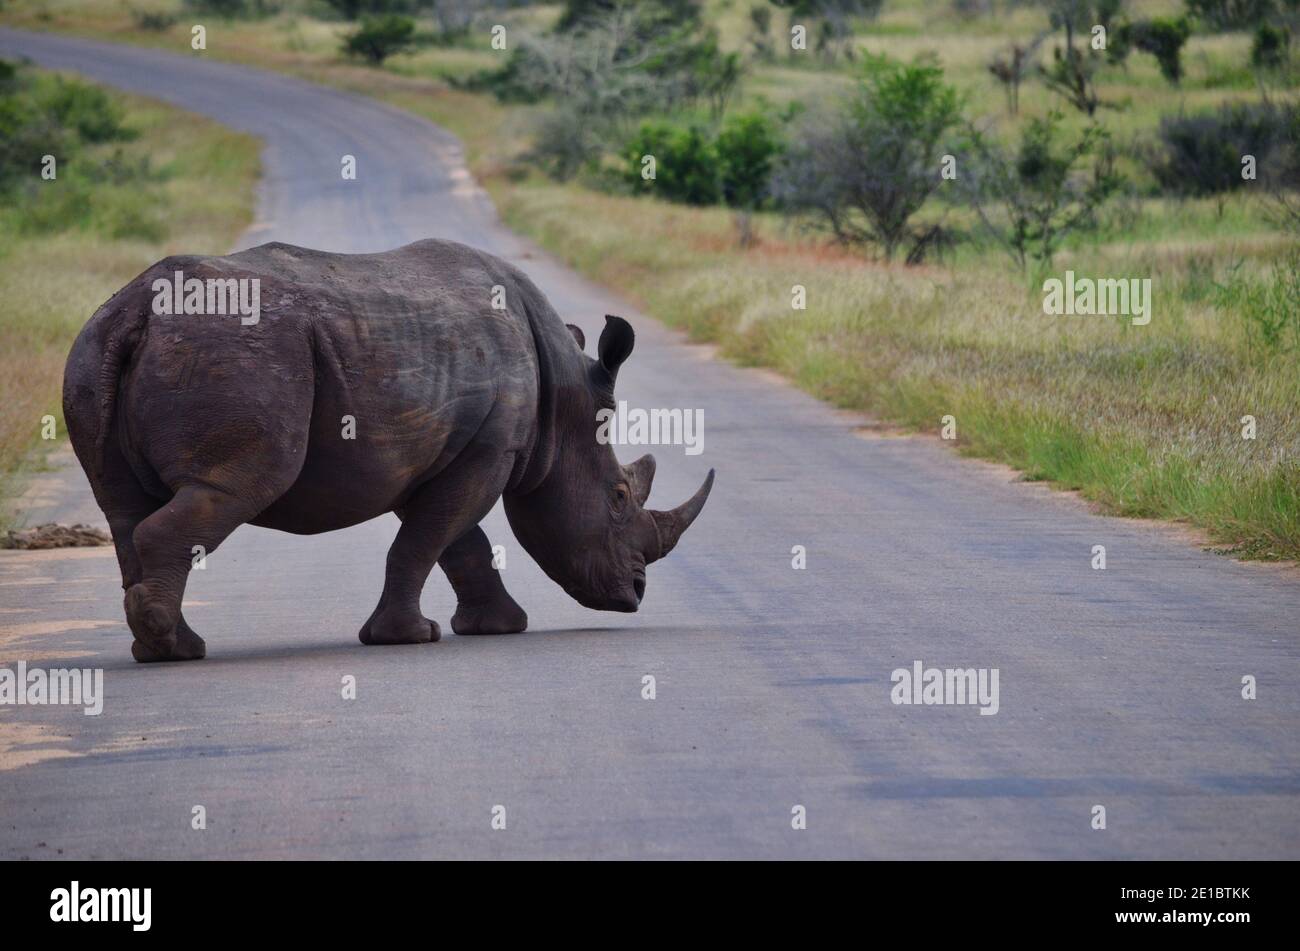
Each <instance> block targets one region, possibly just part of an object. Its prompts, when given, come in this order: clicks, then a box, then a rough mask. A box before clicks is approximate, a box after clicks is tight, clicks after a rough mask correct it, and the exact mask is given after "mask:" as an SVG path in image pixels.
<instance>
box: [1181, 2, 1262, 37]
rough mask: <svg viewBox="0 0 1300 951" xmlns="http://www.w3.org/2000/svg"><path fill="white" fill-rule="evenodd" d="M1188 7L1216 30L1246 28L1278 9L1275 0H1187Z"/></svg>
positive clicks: (1198, 17)
mask: <svg viewBox="0 0 1300 951" xmlns="http://www.w3.org/2000/svg"><path fill="white" fill-rule="evenodd" d="M1187 9H1188V11H1189V12H1191V13H1192V14H1193V15H1194V16H1195V17H1196V18H1197V19H1198V20H1200V21H1201V22H1202V23H1204V24H1206V25H1207V26H1209V27H1211V28H1212V29H1215V30H1245V29H1249V28H1250V27H1253V26H1256V25H1257V24H1259V23H1262V22H1263V21H1264V20H1266V19H1268V18H1269V17H1270V16H1272V15H1273V14H1274V13H1275V12H1276V11H1277V4H1276V2H1275V0H1187Z"/></svg>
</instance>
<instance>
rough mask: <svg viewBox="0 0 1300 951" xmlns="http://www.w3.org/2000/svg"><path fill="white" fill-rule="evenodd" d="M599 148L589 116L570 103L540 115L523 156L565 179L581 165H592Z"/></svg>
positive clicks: (580, 167)
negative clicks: (534, 136)
mask: <svg viewBox="0 0 1300 951" xmlns="http://www.w3.org/2000/svg"><path fill="white" fill-rule="evenodd" d="M601 151H602V145H601V141H600V137H599V136H598V135H597V131H596V127H595V125H594V124H593V123H592V121H591V118H590V117H589V116H585V115H583V114H582V113H581V112H579V111H578V110H577V109H575V108H574V107H573V106H571V105H561V106H558V107H557V108H555V109H554V110H552V111H550V112H547V113H546V114H544V115H543V116H542V118H541V120H540V121H539V122H538V124H537V133H536V138H535V139H534V141H533V146H532V148H531V149H529V150H528V151H527V152H526V153H525V154H524V156H523V158H524V159H525V160H527V161H529V162H532V163H533V164H534V165H537V166H538V167H539V168H541V169H542V171H544V172H545V173H546V174H547V175H548V176H550V177H551V178H553V179H555V180H556V181H560V182H564V181H568V180H569V179H570V178H572V177H573V176H574V175H576V174H577V173H578V172H579V171H581V170H582V169H583V168H593V167H594V166H595V165H596V163H597V161H598V160H599V158H600V155H601Z"/></svg>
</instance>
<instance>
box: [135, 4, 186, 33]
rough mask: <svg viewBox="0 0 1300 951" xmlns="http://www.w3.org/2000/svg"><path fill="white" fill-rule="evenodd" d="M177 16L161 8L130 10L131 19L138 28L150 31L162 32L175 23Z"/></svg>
mask: <svg viewBox="0 0 1300 951" xmlns="http://www.w3.org/2000/svg"><path fill="white" fill-rule="evenodd" d="M178 19H179V17H177V16H176V14H174V13H166V12H164V11H162V10H136V9H134V8H132V10H131V21H132V22H133V23H134V24H135V25H136V26H137V27H139V28H140V29H142V30H148V31H150V32H151V33H163V32H166V31H167V30H170V29H171V28H172V27H173V26H175V25H176V21H177V20H178Z"/></svg>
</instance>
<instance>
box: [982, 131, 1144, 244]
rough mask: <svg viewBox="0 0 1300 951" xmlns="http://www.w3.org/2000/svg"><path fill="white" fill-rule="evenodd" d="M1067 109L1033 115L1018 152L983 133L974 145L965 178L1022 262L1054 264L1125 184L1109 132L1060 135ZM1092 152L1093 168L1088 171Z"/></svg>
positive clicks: (987, 220) (991, 226)
mask: <svg viewBox="0 0 1300 951" xmlns="http://www.w3.org/2000/svg"><path fill="white" fill-rule="evenodd" d="M1060 126H1061V114H1060V113H1059V112H1053V113H1050V114H1049V115H1048V116H1047V117H1046V118H1041V119H1040V118H1034V119H1030V120H1029V122H1028V123H1027V124H1026V125H1025V127H1024V130H1023V131H1022V133H1021V138H1020V142H1019V144H1018V146H1017V148H1016V150H1015V151H1014V152H1012V153H1008V152H1007V151H1006V150H1005V149H1004V148H1003V147H1002V146H1000V145H998V144H996V143H995V142H993V141H990V140H989V139H988V138H986V137H985V136H983V135H982V134H980V133H978V132H972V133H971V136H970V139H969V141H968V144H967V149H966V151H967V155H966V158H967V161H966V163H965V164H966V166H967V174H966V175H965V176H963V177H962V178H961V179H959V181H960V182H962V187H963V188H964V190H965V191H966V194H967V196H968V197H969V198H970V201H971V204H972V206H973V207H974V208H975V210H976V212H977V213H978V214H979V217H980V221H981V222H982V223H983V225H984V227H985V230H986V231H987V232H988V233H989V234H990V235H991V236H992V237H993V238H994V239H995V240H996V241H998V243H999V244H1001V245H1002V246H1003V247H1004V248H1005V249H1006V250H1007V251H1008V252H1009V253H1010V254H1011V256H1012V257H1013V258H1015V260H1016V261H1017V262H1018V263H1019V264H1020V266H1021V267H1022V268H1023V267H1026V266H1027V265H1028V263H1029V261H1030V260H1033V261H1036V262H1038V263H1039V264H1041V265H1044V266H1047V265H1050V264H1051V262H1052V258H1053V256H1054V255H1055V253H1056V251H1057V249H1058V248H1059V247H1060V245H1061V242H1062V241H1063V240H1064V239H1065V237H1066V236H1067V235H1068V234H1070V233H1071V232H1073V231H1076V230H1078V229H1079V228H1080V227H1083V226H1084V225H1086V224H1088V223H1089V222H1091V221H1092V220H1094V217H1095V214H1096V211H1097V209H1098V208H1099V207H1100V206H1101V205H1102V204H1103V203H1104V202H1105V201H1106V200H1107V199H1108V198H1109V197H1110V196H1111V195H1112V194H1113V193H1114V191H1115V189H1116V188H1118V187H1119V185H1120V178H1119V176H1118V174H1117V173H1116V172H1115V168H1114V152H1113V150H1112V149H1111V147H1110V142H1109V138H1108V136H1107V135H1106V132H1105V130H1104V129H1102V128H1101V127H1100V126H1098V125H1091V126H1088V127H1087V128H1086V129H1085V130H1084V131H1083V133H1082V134H1080V135H1079V136H1078V137H1077V138H1074V139H1073V140H1064V139H1063V138H1062V134H1061V128H1060ZM1090 156H1091V157H1093V158H1094V162H1093V165H1092V168H1091V169H1084V168H1082V164H1083V162H1084V160H1085V159H1086V158H1088V157H1090Z"/></svg>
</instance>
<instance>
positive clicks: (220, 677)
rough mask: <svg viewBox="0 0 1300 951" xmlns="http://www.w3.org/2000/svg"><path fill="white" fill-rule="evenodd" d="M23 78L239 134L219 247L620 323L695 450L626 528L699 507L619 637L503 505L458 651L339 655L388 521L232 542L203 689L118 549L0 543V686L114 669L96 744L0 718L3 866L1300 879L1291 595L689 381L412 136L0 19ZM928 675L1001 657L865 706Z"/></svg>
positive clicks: (444, 600)
mask: <svg viewBox="0 0 1300 951" xmlns="http://www.w3.org/2000/svg"><path fill="white" fill-rule="evenodd" d="M18 52H26V53H28V54H29V55H30V56H31V57H32V58H33V59H35V60H37V61H38V62H39V63H41V64H44V65H47V66H51V67H59V68H75V69H79V70H81V71H82V72H84V73H85V74H86V75H88V76H90V77H93V78H95V79H98V80H101V81H104V82H107V83H112V84H113V85H116V86H120V87H122V88H125V89H129V90H132V91H134V92H139V93H145V94H148V95H152V96H156V97H158V98H160V99H164V100H167V101H170V102H173V103H177V104H179V105H182V106H184V107H186V108H189V109H192V110H195V111H198V112H201V113H204V114H207V115H210V116H212V117H214V118H216V119H218V120H220V121H221V122H224V123H226V124H228V125H230V126H232V127H234V128H237V129H243V130H247V131H249V132H252V133H255V134H256V135H258V136H260V137H262V139H263V140H264V141H265V143H266V152H265V167H266V180H265V185H264V188H263V190H262V194H261V213H260V218H261V223H260V224H259V225H258V226H257V227H256V228H255V229H254V230H253V231H252V232H251V233H250V234H249V235H247V236H246V238H245V239H244V242H243V243H244V244H245V245H251V244H257V243H260V242H262V241H266V240H272V239H279V240H284V241H291V242H297V243H302V244H307V245H311V246H314V247H324V248H328V249H332V250H338V251H371V250H380V249H385V248H390V247H393V246H395V245H399V244H402V243H404V242H407V241H411V240H414V239H416V238H422V237H428V236H441V237H451V238H456V239H459V240H462V241H466V242H469V243H472V244H475V245H479V246H481V247H484V248H487V249H489V250H492V251H494V252H496V253H498V254H501V255H503V256H505V257H507V258H509V259H511V260H513V261H515V262H516V263H519V264H520V265H522V266H523V267H524V268H525V269H526V270H527V271H528V272H529V273H530V274H531V275H532V276H533V277H534V278H535V279H536V281H537V282H538V284H539V285H540V286H541V287H542V288H543V290H545V291H546V292H547V293H548V294H549V295H550V298H551V300H552V302H553V303H554V304H555V305H556V307H557V309H558V310H559V311H560V312H561V313H562V314H564V315H566V317H567V318H569V319H571V320H573V321H574V322H577V323H579V324H581V325H583V326H584V327H585V328H586V329H587V332H588V337H589V339H591V336H592V334H593V333H594V332H595V331H597V330H598V329H599V327H600V325H601V323H602V318H601V315H603V314H604V313H606V312H610V313H623V314H627V315H629V316H630V317H632V318H633V320H634V323H635V325H636V327H637V330H638V334H639V336H638V342H637V349H636V353H635V355H634V356H633V358H632V359H631V360H630V361H629V363H628V364H627V366H626V367H625V369H624V372H623V373H622V374H621V375H620V378H619V385H620V392H621V395H622V396H623V397H624V398H626V399H628V400H629V401H631V403H632V405H634V406H684V407H700V408H702V409H703V410H704V418H705V451H704V453H703V455H700V456H690V457H688V456H686V455H684V454H683V453H682V452H681V450H679V449H677V450H674V449H670V448H662V449H659V450H658V451H657V454H658V456H659V460H660V466H659V478H658V480H657V483H656V486H655V496H654V500H653V501H655V502H658V503H663V504H667V505H671V504H676V503H677V502H678V501H680V500H681V499H683V498H685V497H686V496H687V495H688V494H689V493H690V492H691V491H692V490H693V489H694V488H695V486H696V485H698V484H699V482H700V479H701V477H702V476H703V475H704V472H705V471H706V469H707V468H708V467H710V466H715V467H716V468H717V470H718V481H717V486H716V488H715V490H714V493H713V497H712V499H711V500H710V501H709V504H708V507H707V508H706V509H705V511H704V514H703V515H702V516H701V518H700V520H699V522H698V523H697V524H696V526H695V527H694V528H693V529H692V531H691V533H690V534H689V535H688V537H687V538H686V539H685V540H684V541H683V543H682V545H681V546H680V547H679V548H678V549H677V550H676V551H675V552H674V553H673V554H672V555H671V557H669V558H668V559H666V560H665V561H663V562H660V563H659V564H656V565H654V566H653V568H652V569H651V571H650V578H649V589H648V592H647V595H646V601H645V603H644V605H643V607H642V610H641V612H640V613H638V614H635V615H614V614H600V613H594V612H589V611H586V610H585V609H583V608H581V607H579V606H578V605H576V604H574V603H572V602H571V601H569V600H568V599H567V598H566V596H565V595H564V594H563V593H562V592H561V591H560V590H559V589H558V588H556V587H555V586H554V585H552V584H551V583H550V582H549V581H547V580H546V579H545V578H544V577H543V576H542V575H541V573H540V572H539V571H538V570H537V569H536V568H535V567H534V566H533V565H532V564H531V563H530V562H529V561H528V559H527V557H526V556H525V555H524V554H523V553H522V552H521V551H520V550H519V548H518V546H517V545H516V544H515V543H514V541H513V538H512V537H511V536H510V534H509V531H508V529H507V528H506V526H505V522H504V519H503V518H502V517H501V515H500V512H499V510H498V511H497V512H494V513H493V515H492V517H491V518H490V519H489V524H488V525H487V529H488V534H489V535H490V536H491V537H492V538H493V540H494V541H497V542H500V543H502V544H505V545H506V546H507V549H508V555H507V558H508V561H507V571H506V579H507V584H508V585H509V587H510V589H511V591H512V592H513V593H514V595H515V597H516V598H517V599H518V600H519V602H520V603H521V604H523V605H524V606H525V608H526V609H527V610H528V612H529V616H530V618H531V619H532V625H533V629H532V630H531V631H530V632H528V633H527V634H524V635H521V636H517V637H502V638H482V637H479V638H464V637H456V636H454V635H452V634H451V633H450V631H449V629H448V625H447V623H446V622H447V621H448V620H449V617H450V613H451V609H452V605H453V602H452V600H451V597H450V589H449V588H448V586H447V584H446V582H445V580H444V579H443V578H442V576H441V574H440V573H438V572H435V578H434V579H433V580H432V581H431V583H430V585H429V588H428V589H427V591H426V593H425V599H424V606H425V613H426V614H428V615H429V616H430V617H433V618H436V619H438V620H439V621H440V622H442V624H443V627H444V630H445V631H447V633H446V634H445V635H444V639H443V641H442V642H441V643H439V644H436V645H430V646H412V647H397V648H363V647H361V646H360V645H359V644H358V643H357V640H356V630H357V629H358V628H359V626H360V625H361V622H362V621H363V620H365V618H366V617H367V615H368V614H369V612H370V610H371V608H372V607H373V604H374V601H375V599H376V597H377V595H378V591H379V588H380V583H381V579H382V570H383V564H384V553H385V550H386V546H387V544H388V542H389V541H390V540H391V538H392V535H393V533H394V530H395V525H396V522H395V520H394V519H392V518H391V517H389V518H385V519H380V520H377V521H374V522H371V523H369V524H366V525H363V526H359V527H357V528H354V529H351V530H349V531H345V532H339V533H336V534H333V535H327V536H321V537H316V538H295V537H291V536H288V535H281V534H276V533H273V532H270V531H265V530H260V529H254V528H249V527H245V528H242V529H240V530H239V531H238V532H236V534H235V535H234V536H233V537H232V538H231V539H230V541H228V542H227V543H226V545H224V546H223V547H222V548H221V549H220V551H218V552H217V553H216V554H215V555H214V556H212V557H211V558H210V559H209V566H208V568H207V570H206V571H204V572H201V573H196V574H195V575H194V576H193V578H192V581H191V585H190V589H189V592H188V601H187V607H186V615H187V617H188V618H189V619H190V621H191V622H192V623H193V624H194V626H195V628H196V629H198V630H199V631H200V633H202V634H203V635H204V636H205V637H206V638H207V641H208V651H209V655H208V659H207V660H206V661H203V662H202V663H197V664H184V665H160V666H149V667H142V666H137V665H136V664H134V663H133V662H132V661H131V659H130V655H129V652H128V646H129V642H130V635H129V634H128V632H127V630H126V626H125V623H124V621H123V619H122V614H121V607H120V602H121V592H120V590H119V587H118V576H117V571H116V567H115V564H114V561H113V558H112V556H111V554H110V553H109V552H108V551H107V550H89V551H72V552H67V551H63V552H52V553H0V610H2V611H3V614H0V631H3V633H0V662H4V663H8V664H9V665H10V666H11V667H12V666H13V664H14V662H16V661H18V660H26V661H29V662H31V663H34V664H41V665H46V666H56V665H65V666H66V665H72V664H76V665H80V666H97V667H102V668H104V670H105V694H106V699H105V707H104V712H103V714H102V715H101V716H99V717H86V716H83V715H82V714H81V713H80V712H79V711H77V710H73V709H69V708H66V707H21V708H9V709H3V710H0V751H4V752H0V762H3V763H4V764H5V765H7V766H8V767H9V768H7V769H3V770H0V856H4V857H22V856H31V857H34V858H35V857H49V856H54V855H62V856H66V857H115V856H129V857H144V856H162V857H181V856H185V857H197V856H209V857H237V856H252V857H280V856H331V857H345V856H358V857H361V856H364V857H459V856H597V855H604V856H673V857H682V856H754V857H777V856H803V857H808V856H856V857H896V858H905V857H940V856H961V857H972V858H979V857H1066V856H1075V857H1090V858H1100V857H1123V858H1131V857H1188V858H1190V857H1231V856H1237V857H1266V856H1269V857H1290V858H1296V857H1300V761H1298V757H1300V730H1298V729H1297V726H1300V694H1298V692H1297V690H1296V683H1297V674H1298V673H1300V637H1298V636H1297V634H1298V632H1297V627H1300V621H1298V619H1300V584H1297V582H1296V580H1295V575H1294V574H1290V575H1288V574H1287V573H1285V572H1282V571H1279V570H1277V569H1271V568H1267V567H1262V566H1257V565H1241V564H1237V563H1234V562H1232V561H1229V560H1226V559H1223V558H1220V557H1217V556H1214V555H1210V554H1207V553H1204V552H1202V551H1200V550H1198V549H1197V548H1196V547H1195V546H1194V545H1192V544H1190V543H1187V542H1186V541H1183V540H1179V539H1177V538H1174V537H1171V535H1170V533H1169V532H1167V531H1166V530H1163V529H1156V528H1154V527H1151V526H1147V525H1142V524H1138V523H1134V522H1128V521H1121V520H1114V519H1107V518H1101V517H1097V516H1094V515H1091V514H1088V513H1087V512H1086V510H1085V509H1084V508H1083V507H1082V506H1081V505H1079V504H1078V503H1077V502H1074V501H1073V500H1071V499H1069V498H1067V497H1065V496H1062V495H1060V494H1053V493H1050V492H1048V491H1047V490H1045V489H1042V488H1037V487H1032V486H1026V485H1023V484H1017V483H1015V482H1014V481H1013V479H1012V478H1011V476H1009V475H1007V474H1004V473H1001V472H1000V471H998V470H994V469H992V468H991V467H987V466H983V465H981V464H978V463H972V462H967V461H962V460H960V459H958V458H957V457H956V456H955V455H953V454H952V453H950V452H948V451H946V450H945V449H944V448H942V447H941V446H940V445H938V444H937V443H936V442H935V441H932V440H926V439H911V438H887V437H882V436H878V435H877V436H874V437H869V438H863V437H861V436H859V435H857V434H855V429H856V427H857V426H858V421H857V420H855V419H853V418H852V417H848V416H845V415H843V414H838V413H836V412H834V411H832V410H829V409H827V408H825V407H823V406H821V405H819V404H818V403H816V402H815V401H813V400H811V399H809V398H808V397H806V396H804V395H802V394H800V393H798V392H796V391H794V390H792V389H790V388H788V387H785V386H783V385H781V384H779V383H776V382H774V381H772V380H770V379H768V378H766V377H765V376H764V375H762V374H760V373H757V372H755V371H744V370H740V369H736V368H733V367H730V366H727V365H725V364H722V363H719V362H716V361H713V360H711V359H710V358H709V357H708V356H707V354H705V353H704V352H702V351H701V350H700V349H699V348H693V347H688V346H685V345H683V344H682V343H681V342H680V341H679V340H678V338H677V337H675V336H674V335H673V334H671V333H669V332H668V331H666V330H664V329H663V328H661V327H660V326H658V325H657V324H655V323H653V322H651V321H650V320H649V319H648V318H645V317H638V316H637V315H636V314H635V312H634V311H633V309H632V308H630V307H629V306H628V305H627V304H626V303H623V302H621V301H619V300H618V299H617V298H616V297H615V296H613V295H611V294H610V293H609V292H607V291H604V290H601V289H599V288H596V287H593V286H591V285H589V284H587V283H585V282H584V281H582V280H581V279H579V278H577V277H576V276H574V275H573V274H571V273H570V272H568V271H566V270H564V269H563V268H562V267H560V266H558V265H557V264H556V263H555V262H553V261H552V260H550V259H548V258H547V257H546V256H545V255H543V254H541V253H540V252H538V251H536V250H535V249H533V248H531V247H530V246H529V245H528V244H527V243H526V242H524V241H522V240H520V239H519V238H517V237H516V236H514V235H512V234H511V233H510V232H509V231H507V230H506V229H505V228H504V227H503V226H502V225H501V224H500V223H499V222H498V221H497V220H496V218H495V217H494V215H493V212H492V210H491V207H490V205H489V204H488V203H487V201H486V200H485V199H484V198H483V197H482V195H481V194H480V193H479V192H478V191H476V190H475V188H474V187H473V185H472V183H471V182H470V180H469V179H468V176H467V175H466V173H465V170H464V166H463V164H462V161H461V157H460V152H459V150H458V148H457V145H456V142H455V141H454V140H453V139H452V138H451V137H450V136H448V135H447V134H446V133H445V132H442V131H440V130H439V129H437V128H435V127H433V126H432V125H429V124H428V123H425V122H423V121H419V120H417V119H414V118H411V117H409V116H405V115H402V114H400V113H397V112H394V111H392V110H389V109H387V108H384V107H381V106H378V105H376V104H374V103H372V102H369V101H365V100H362V99H358V98H354V97H351V96H347V95H343V94H340V93H337V92H332V91H329V90H325V89H320V88H316V87H313V86H310V85H306V84H303V83H301V82H296V81H293V80H289V79H285V78H281V77H278V76H273V75H270V74H266V73H260V72H255V71H253V70H250V69H246V68H241V67H233V66H226V65H220V64H217V63H213V62H209V61H202V60H197V59H191V58H188V57H182V56H172V55H164V54H162V53H158V52H150V51H144V50H136V49H128V48H122V47H116V46H108V45H98V44H94V43H90V42H85V41H79V40H72V39H62V38H55V37H50V36H40V37H36V36H25V35H22V34H18V33H14V32H11V31H3V30H0V55H13V54H15V53H18ZM345 153H350V154H353V155H356V156H357V159H358V167H359V171H360V175H359V179H358V180H357V181H356V182H351V183H344V182H342V181H341V180H340V176H339V171H338V170H339V159H340V156H341V155H343V154H345ZM628 227H629V229H631V228H635V222H628ZM632 455H633V452H632V451H631V450H629V451H627V452H626V453H625V456H626V457H628V458H630V457H631V456H632ZM35 491H36V496H37V497H34V499H33V506H34V508H33V518H35V517H40V516H42V515H44V514H48V513H51V512H56V513H62V515H63V517H72V515H73V514H74V513H79V512H84V511H87V509H88V507H91V504H90V503H89V498H88V492H87V490H86V489H85V487H84V483H83V482H82V481H81V478H80V474H79V472H78V471H76V470H64V471H62V472H60V473H56V474H54V475H52V476H48V477H46V478H45V479H43V480H42V481H41V482H40V483H39V484H38V485H37V487H36V490H35ZM1097 544H1101V545H1105V546H1106V551H1107V559H1108V565H1107V568H1106V570H1104V571H1098V570H1093V569H1092V568H1091V565H1090V562H1091V559H1092V554H1091V550H1092V546H1093V545H1097ZM796 545H802V546H805V547H806V549H807V568H806V569H804V570H795V569H793V568H792V567H791V559H792V556H791V549H792V547H793V546H796ZM918 660H919V661H922V662H924V663H925V664H926V665H927V666H940V667H976V668H997V670H998V671H999V681H998V682H999V709H998V712H997V714H996V715H993V716H981V715H979V713H978V711H977V708H976V707H973V706H903V705H894V704H892V703H891V702H890V688H891V679H890V674H891V671H892V670H894V669H895V668H900V667H902V668H909V669H910V668H911V667H912V664H913V662H915V661H918ZM647 674H650V675H653V676H654V677H655V678H656V680H657V697H656V699H654V700H645V699H642V698H641V691H642V677H643V676H644V675H647ZM347 675H351V676H354V677H355V678H356V680H357V684H358V696H357V698H356V699H355V700H345V699H343V698H342V697H341V690H340V683H341V679H342V678H343V677H344V676H347ZM1246 675H1253V676H1254V677H1256V678H1257V681H1258V699H1256V700H1253V701H1252V700H1245V699H1242V697H1241V679H1242V677H1243V676H1246ZM6 746H7V751H6V750H5V748H6ZM1098 804H1100V805H1104V806H1105V808H1106V826H1107V827H1106V829H1105V830H1104V831H1100V830H1094V829H1092V828H1091V826H1090V819H1091V814H1092V809H1093V806H1094V805H1098ZM196 805H202V806H204V807H205V809H206V814H207V829H206V830H205V831H194V830H192V829H191V822H190V819H191V813H192V809H193V807H194V806H196ZM496 805H503V806H505V808H506V829H505V830H504V831H494V830H493V829H492V828H491V824H490V823H491V814H492V809H493V807H494V806H496ZM795 805H802V806H804V807H805V808H806V814H807V828H806V829H805V830H795V829H792V821H791V817H792V807H794V806H795Z"/></svg>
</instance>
